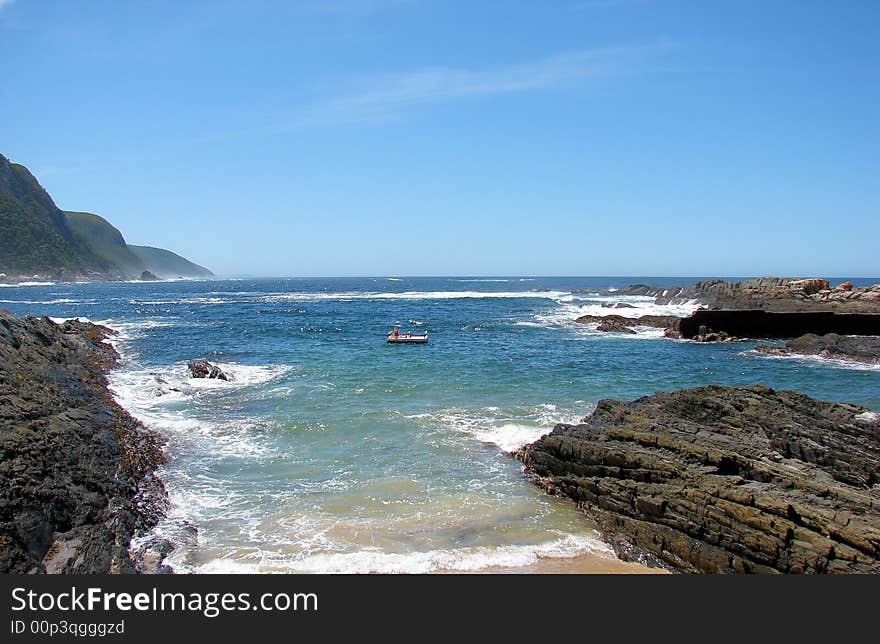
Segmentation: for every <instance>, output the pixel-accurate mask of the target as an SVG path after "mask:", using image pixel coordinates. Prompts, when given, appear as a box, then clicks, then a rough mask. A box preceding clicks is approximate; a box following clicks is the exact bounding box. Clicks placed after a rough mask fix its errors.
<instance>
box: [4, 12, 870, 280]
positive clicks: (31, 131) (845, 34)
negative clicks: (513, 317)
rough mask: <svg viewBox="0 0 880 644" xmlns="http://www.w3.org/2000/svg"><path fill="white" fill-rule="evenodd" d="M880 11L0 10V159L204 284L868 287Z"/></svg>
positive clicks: (64, 204)
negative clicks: (535, 281) (353, 280)
mask: <svg viewBox="0 0 880 644" xmlns="http://www.w3.org/2000/svg"><path fill="white" fill-rule="evenodd" d="M878 43H880V2H875V1H873V0H867V1H864V2H859V1H857V0H841V1H840V2H836V1H835V2H832V1H831V0H826V1H814V0H797V1H791V2H786V1H782V0H778V1H773V0H764V1H750V0H730V1H724V0H718V1H711V0H701V1H692V2H685V1H676V0H571V1H566V0H558V1H555V2H551V1H538V0H535V1H532V2H519V1H515V0H505V1H502V0H497V1H491V2H476V1H474V2H463V1H461V2H452V1H450V2H443V1H440V0H303V1H301V2H295V1H290V2H286V1H280V0H279V1H271V0H213V1H211V2H196V1H188V2H180V0H177V1H174V2H162V1H158V2H156V1H153V2H145V1H144V2H140V1H137V0H132V1H126V2H117V1H114V0H106V1H87V0H83V1H82V2H68V1H64V0H59V1H52V0H11V1H10V0H0V69H2V78H3V80H2V82H0V152H2V153H3V154H5V155H6V156H8V157H10V158H11V159H12V160H14V161H17V162H20V163H24V164H25V165H27V166H28V167H30V168H31V170H32V171H33V172H34V173H35V174H36V175H37V177H38V178H39V179H40V181H41V182H42V184H43V185H44V187H46V188H47V190H49V192H50V193H51V194H52V195H53V197H55V200H56V201H57V203H58V204H59V206H61V207H62V208H65V209H76V210H87V211H91V212H96V213H98V214H101V215H103V216H105V217H107V218H108V219H109V220H110V221H111V222H113V223H114V224H115V225H116V226H117V227H119V228H120V229H121V230H122V231H123V233H124V234H125V236H126V238H127V240H128V241H129V242H132V243H140V244H151V245H158V246H162V247H166V248H170V249H172V250H175V251H177V252H180V253H182V254H184V255H186V256H187V257H189V258H191V259H193V260H194V261H197V262H199V263H201V264H204V265H206V266H209V267H210V268H212V269H213V270H215V271H216V272H217V273H220V274H225V275H238V274H249V275H292V276H293V275H301V276H310V275H446V274H449V275H453V274H454V275H463V274H471V275H499V274H504V275H508V274H539V275H680V276H687V275H760V274H786V275H808V274H810V275H812V274H817V275H833V276H853V277H856V276H878V275H880V252H878V240H880V153H878V150H880V145H878V144H880V136H878V135H880V123H878V119H880V106H878V99H880V45H878Z"/></svg>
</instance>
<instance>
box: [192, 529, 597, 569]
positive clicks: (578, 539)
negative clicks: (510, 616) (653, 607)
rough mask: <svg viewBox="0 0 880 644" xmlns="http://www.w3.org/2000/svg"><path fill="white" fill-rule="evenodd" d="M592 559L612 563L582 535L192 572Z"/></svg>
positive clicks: (212, 564)
mask: <svg viewBox="0 0 880 644" xmlns="http://www.w3.org/2000/svg"><path fill="white" fill-rule="evenodd" d="M588 553H595V554H599V555H603V556H606V557H613V551H612V550H611V548H610V547H609V546H608V545H606V544H604V543H602V542H601V541H599V540H598V539H593V538H590V537H586V536H582V535H565V536H560V537H559V538H557V539H553V540H551V541H545V542H543V543H538V544H514V545H505V546H495V547H489V546H478V547H470V548H456V549H439V550H429V551H416V552H383V551H381V550H373V549H365V550H359V551H356V552H332V553H317V554H312V555H308V556H306V557H304V558H290V557H280V556H278V555H275V554H274V553H255V554H254V555H253V556H251V557H249V558H247V559H229V558H218V559H214V560H212V561H208V562H206V563H204V564H202V565H200V566H198V567H197V569H196V571H197V572H205V573H221V572H222V573H255V572H298V573H330V574H352V573H413V574H420V573H422V574H423V573H431V572H438V571H458V572H473V571H477V570H484V569H487V568H519V567H522V566H529V565H532V564H534V563H535V562H537V561H538V560H539V559H565V558H570V557H576V556H578V555H583V554H588Z"/></svg>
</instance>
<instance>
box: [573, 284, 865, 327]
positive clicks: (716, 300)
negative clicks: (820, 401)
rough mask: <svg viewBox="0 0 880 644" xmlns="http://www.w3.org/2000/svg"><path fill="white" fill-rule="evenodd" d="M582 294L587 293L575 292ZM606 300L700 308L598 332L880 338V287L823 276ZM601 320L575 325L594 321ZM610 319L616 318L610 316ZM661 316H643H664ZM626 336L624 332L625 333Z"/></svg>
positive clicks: (635, 290)
mask: <svg viewBox="0 0 880 644" xmlns="http://www.w3.org/2000/svg"><path fill="white" fill-rule="evenodd" d="M574 292H575V293H583V292H587V291H574ZM598 294H599V295H604V296H625V295H638V296H643V297H652V298H654V303H655V304H657V305H665V304H683V303H686V302H690V303H699V304H700V306H701V308H700V309H699V310H697V311H695V312H694V313H693V314H692V315H690V316H688V317H685V318H674V322H670V323H668V324H664V323H662V320H660V319H657V320H653V321H654V324H651V322H650V321H639V320H640V319H639V318H621V317H620V316H614V317H618V318H619V319H618V320H617V321H615V322H614V323H613V324H611V325H602V326H603V328H601V329H598V330H608V331H622V329H621V327H631V326H633V325H639V324H641V325H643V326H644V325H646V324H647V325H650V326H663V327H665V328H666V335H667V336H668V337H673V338H685V339H689V340H698V341H702V342H707V341H708V342H718V341H727V340H734V339H737V338H792V337H798V336H800V335H804V334H807V333H814V334H827V333H836V334H841V335H880V284H875V285H873V286H865V287H857V286H854V285H853V284H852V283H851V282H843V283H841V284H837V285H836V286H831V284H830V283H829V282H828V280H826V279H823V278H816V277H814V278H807V279H790V278H783V277H759V278H753V279H748V280H743V281H741V282H726V281H723V280H708V281H703V282H695V283H694V284H690V285H689V286H683V287H680V286H675V287H670V288H658V287H655V286H649V285H646V284H633V285H631V286H628V287H626V288H623V289H620V290H616V291H599V292H598ZM597 317H601V316H583V317H581V318H579V319H578V320H577V321H578V322H581V323H586V324H589V323H593V322H595V319H596V318H597ZM608 317H612V316H608ZM661 317H662V316H645V317H644V318H641V320H645V319H646V318H661ZM623 332H626V331H623Z"/></svg>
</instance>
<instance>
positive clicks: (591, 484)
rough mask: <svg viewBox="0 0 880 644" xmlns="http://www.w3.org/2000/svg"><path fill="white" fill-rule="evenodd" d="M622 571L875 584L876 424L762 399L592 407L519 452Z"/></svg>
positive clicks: (763, 394) (731, 396) (682, 398)
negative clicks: (643, 567) (590, 527)
mask: <svg viewBox="0 0 880 644" xmlns="http://www.w3.org/2000/svg"><path fill="white" fill-rule="evenodd" d="M517 456H518V457H519V458H520V459H521V460H522V461H523V463H524V464H525V466H526V472H527V473H528V474H529V475H531V476H533V477H534V478H535V481H536V482H537V483H538V485H540V486H541V487H543V488H544V489H545V490H547V491H548V492H550V493H552V494H558V495H561V496H566V497H569V498H571V499H572V500H573V501H575V502H576V503H577V504H578V506H579V507H580V508H582V509H583V510H584V512H585V513H587V514H588V515H589V516H590V517H592V518H593V519H595V520H596V522H597V524H598V526H599V528H600V530H601V531H602V533H603V534H604V536H605V538H606V539H607V540H608V541H609V542H610V543H611V544H612V545H613V546H614V547H615V550H616V551H617V552H618V554H619V555H621V556H622V557H623V558H627V559H640V560H643V561H647V562H649V563H651V562H653V563H655V564H657V565H661V566H663V567H667V568H670V569H673V570H678V571H683V572H704V573H718V572H763V573H768V572H787V573H797V572H800V573H826V572H827V573H839V572H880V486H878V485H877V483H878V482H880V415H878V414H876V413H874V412H871V411H869V410H866V409H864V408H861V407H857V406H855V405H848V404H836V403H828V402H822V401H818V400H814V399H812V398H810V397H808V396H804V395H802V394H798V393H795V392H785V391H779V392H777V391H774V390H772V389H769V388H767V387H760V386H758V387H719V386H709V387H700V388H696V389H687V390H682V391H676V392H673V393H658V394H655V395H653V396H647V397H645V398H641V399H639V400H635V401H633V402H619V401H614V400H603V401H601V402H599V404H598V405H597V407H596V411H595V412H594V413H593V414H592V415H591V416H589V417H587V418H585V419H584V420H583V422H582V423H581V424H579V425H557V426H556V428H555V429H554V430H553V432H551V433H550V434H548V435H547V436H545V437H543V438H541V439H540V440H538V441H537V442H535V443H533V444H532V445H529V446H527V447H525V448H523V449H522V450H520V451H519V452H518V454H517Z"/></svg>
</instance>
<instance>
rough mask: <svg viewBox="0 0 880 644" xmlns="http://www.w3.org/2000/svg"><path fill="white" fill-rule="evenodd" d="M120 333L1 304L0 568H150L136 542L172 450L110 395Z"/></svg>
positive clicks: (151, 514) (150, 521)
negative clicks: (135, 556)
mask: <svg viewBox="0 0 880 644" xmlns="http://www.w3.org/2000/svg"><path fill="white" fill-rule="evenodd" d="M111 333H112V332H111V331H110V330H109V329H106V328H104V327H100V326H96V325H92V324H88V323H80V322H76V321H69V322H65V323H64V324H62V325H57V324H54V323H53V322H51V321H50V320H48V319H47V318H42V319H38V318H33V317H26V318H23V319H19V318H17V317H15V316H14V315H12V314H10V313H9V312H7V311H4V310H2V309H0V573H34V572H36V573H42V572H48V573H108V572H113V573H128V572H137V571H139V570H143V567H142V566H141V565H140V563H139V562H137V561H133V560H132V557H131V555H130V554H129V549H128V546H129V542H130V540H131V538H132V536H133V535H134V534H135V533H137V532H139V531H141V530H146V529H149V528H150V527H151V526H152V525H154V524H155V522H156V521H157V520H158V519H159V517H160V516H161V514H162V512H163V508H164V503H165V494H164V490H163V488H162V484H161V482H160V481H159V480H158V478H157V477H156V476H155V474H154V471H155V469H156V467H157V466H158V465H159V464H160V463H162V461H163V458H164V457H163V452H162V448H161V444H160V441H159V439H158V437H157V436H156V435H155V434H153V433H152V432H150V431H149V430H147V429H146V428H145V427H144V426H143V425H141V424H140V423H139V422H138V421H136V420H135V419H134V418H132V417H131V416H129V415H128V414H127V413H126V412H125V411H124V410H123V409H122V408H121V407H120V406H119V405H118V404H116V403H115V402H114V401H113V399H112V398H111V396H110V394H109V392H108V391H107V387H106V385H107V383H106V379H105V374H106V372H107V371H108V370H109V369H110V368H112V367H113V366H114V365H115V364H116V360H117V358H118V356H117V354H116V352H115V351H114V350H113V349H112V348H111V347H110V346H109V345H107V344H106V343H104V342H102V340H103V339H104V338H106V337H108V336H109V335H110V334H111ZM153 571H159V568H154V569H153Z"/></svg>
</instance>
